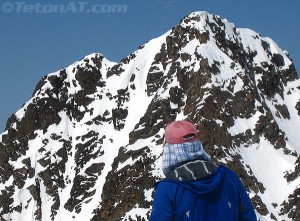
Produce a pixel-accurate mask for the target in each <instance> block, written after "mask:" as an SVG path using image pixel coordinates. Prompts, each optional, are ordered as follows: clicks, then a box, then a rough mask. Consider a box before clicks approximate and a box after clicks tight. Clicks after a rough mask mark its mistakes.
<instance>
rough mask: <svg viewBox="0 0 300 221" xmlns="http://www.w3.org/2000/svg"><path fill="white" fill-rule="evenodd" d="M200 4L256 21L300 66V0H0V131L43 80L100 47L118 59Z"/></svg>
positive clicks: (244, 23) (253, 25)
mask: <svg viewBox="0 0 300 221" xmlns="http://www.w3.org/2000/svg"><path fill="white" fill-rule="evenodd" d="M194 11H207V12H209V13H211V14H216V15H219V16H220V17H221V18H226V19H227V20H228V21H230V22H231V23H233V24H234V25H235V26H236V27H237V28H250V29H252V30H254V31H256V32H258V33H260V34H261V35H262V36H264V37H270V38H272V39H273V40H274V41H275V42H276V43H277V44H278V45H279V47H280V48H282V49H284V50H287V51H288V52H289V54H290V56H291V57H292V59H293V60H294V63H295V66H296V69H297V70H298V72H299V71H300V53H299V52H300V40H299V36H300V23H299V21H300V13H299V12H300V1H298V0H286V1H275V0H251V1H238V0H194V1H191V0H180V1H179V0H177V1H176V0H151V1H146V0H127V1H126V0H118V1H114V0H105V1H104V0H98V1H87V0H86V1H85V0H82V1H66V0H51V1H50V0H41V1H26V0H25V1H6V0H3V1H1V2H0V28H1V31H0V74H1V78H0V79H1V80H0V99H1V104H0V132H2V131H3V130H4V127H5V124H6V120H7V119H8V118H9V117H10V116H11V115H12V114H13V113H15V112H16V111H17V110H18V109H20V108H21V106H22V105H23V103H25V102H26V101H27V100H29V99H30V97H31V95H32V92H33V91H34V89H35V86H36V84H37V83H38V81H39V80H40V79H41V78H42V77H43V76H44V75H47V74H49V73H52V72H55V71H57V70H59V69H61V68H64V67H66V66H68V65H70V64H72V63H73V62H75V61H78V60H80V59H82V58H83V57H84V56H86V55H89V54H91V53H94V52H99V53H101V54H103V55H104V56H105V57H106V58H107V59H108V60H111V61H115V62H118V61H120V60H121V59H122V58H124V57H126V56H127V55H129V54H130V53H131V52H133V51H135V50H137V48H138V47H139V45H141V44H144V43H145V42H147V41H149V40H151V39H152V38H155V37H158V36H160V35H162V34H164V33H165V32H166V31H168V30H170V29H171V28H172V27H173V26H175V25H176V24H178V23H179V20H180V19H181V18H182V17H184V16H186V15H187V14H189V13H190V12H194Z"/></svg>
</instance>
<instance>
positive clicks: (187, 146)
mask: <svg viewBox="0 0 300 221" xmlns="http://www.w3.org/2000/svg"><path fill="white" fill-rule="evenodd" d="M195 159H200V160H205V161H208V162H210V161H211V158H210V156H209V155H208V154H207V153H206V152H205V151H204V150H203V146H202V143H201V142H200V140H196V141H194V142H186V143H181V144H169V143H166V144H165V146H164V152H163V156H162V170H163V173H164V174H165V175H166V174H168V173H169V172H171V171H173V170H174V169H175V168H176V167H177V166H179V165H181V164H182V163H184V162H187V161H192V160H195Z"/></svg>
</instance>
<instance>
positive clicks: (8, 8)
mask: <svg viewBox="0 0 300 221" xmlns="http://www.w3.org/2000/svg"><path fill="white" fill-rule="evenodd" d="M1 9H2V12H4V13H62V14H63V13H126V12H127V5H100V4H90V3H89V2H68V3H66V4H43V3H34V4H27V3H26V2H5V3H3V4H2V8H1Z"/></svg>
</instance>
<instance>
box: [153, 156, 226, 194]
mask: <svg viewBox="0 0 300 221" xmlns="http://www.w3.org/2000/svg"><path fill="white" fill-rule="evenodd" d="M196 168H197V169H196ZM201 168H202V169H201ZM225 173H226V170H225V168H224V166H218V167H217V166H216V165H215V164H213V163H210V162H205V161H200V160H199V161H195V162H192V163H189V164H184V165H182V166H180V167H178V168H177V169H176V170H174V171H173V172H171V173H169V174H168V175H167V176H166V178H165V179H163V180H162V181H160V182H172V183H176V184H178V185H181V186H182V187H184V188H185V189H188V190H190V191H192V192H195V193H196V194H198V195H206V194H209V193H211V192H213V191H216V190H219V189H221V188H218V187H219V186H220V185H223V181H224V178H225ZM157 185H159V182H158V183H157Z"/></svg>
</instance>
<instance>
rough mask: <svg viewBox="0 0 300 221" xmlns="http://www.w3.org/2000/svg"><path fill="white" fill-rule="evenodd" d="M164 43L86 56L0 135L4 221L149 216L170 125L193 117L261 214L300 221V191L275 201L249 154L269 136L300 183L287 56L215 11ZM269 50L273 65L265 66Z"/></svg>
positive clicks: (196, 17)
mask: <svg viewBox="0 0 300 221" xmlns="http://www.w3.org/2000/svg"><path fill="white" fill-rule="evenodd" d="M243 33H244V34H243ZM245 33H246V34H247V36H248V38H249V39H252V40H253V41H255V42H256V43H255V45H251V44H249V41H246V40H245V35H246V34H245ZM155 41H156V42H155V43H156V44H154V43H152V42H149V43H147V44H145V45H143V46H141V47H140V48H139V50H137V51H136V52H134V53H132V54H131V55H129V56H128V57H127V58H124V59H123V60H122V61H121V62H120V63H118V64H115V63H112V62H109V61H107V60H106V59H105V58H104V57H103V56H102V55H100V54H93V55H90V56H87V57H85V58H84V59H83V60H81V61H80V62H77V63H75V64H73V65H70V66H69V67H68V68H65V69H63V70H60V71H58V72H57V73H53V74H49V75H48V76H45V77H44V78H43V79H42V80H41V81H40V82H39V83H38V84H37V86H36V89H35V91H34V93H33V97H32V99H31V100H30V101H28V102H27V103H26V104H25V105H24V106H23V107H22V109H21V110H20V111H19V112H17V113H16V114H13V115H12V116H11V117H10V119H9V120H8V121H7V126H6V132H5V133H3V134H2V135H1V142H0V179H1V183H2V184H3V186H1V192H0V208H1V209H2V210H0V217H1V218H0V220H10V218H9V217H13V218H14V217H20V216H22V214H24V213H25V212H26V211H27V209H28V210H32V211H31V214H33V217H34V218H35V220H60V219H61V217H63V218H64V219H66V220H68V219H70V220H83V219H90V220H94V221H100V220H109V221H114V220H147V219H148V218H149V215H150V212H151V210H150V208H151V203H152V196H153V193H154V190H153V187H154V183H155V181H157V180H158V179H160V178H161V175H162V174H161V171H160V169H159V168H160V163H159V162H160V156H161V153H162V148H161V146H162V144H163V141H164V136H163V128H164V127H165V126H166V125H167V124H168V123H169V122H171V121H173V120H175V119H181V118H183V117H184V118H185V119H187V120H190V121H192V122H194V123H195V125H196V127H197V129H199V131H200V134H199V136H200V139H201V141H202V143H203V145H204V149H205V150H206V151H207V152H208V153H209V154H210V155H211V156H212V158H213V160H214V162H216V163H217V164H220V163H222V164H226V165H227V166H228V167H230V168H231V169H232V170H234V171H235V172H236V173H237V174H238V175H239V177H240V179H241V180H242V182H243V184H244V185H245V187H246V189H247V191H248V192H249V193H251V196H252V197H251V198H252V202H253V204H254V205H255V208H256V210H257V212H258V213H259V214H260V215H261V216H268V217H271V218H272V219H274V220H276V219H279V217H280V216H288V217H289V218H291V219H293V220H297V219H298V216H299V213H298V212H297V211H299V209H300V208H299V203H298V204H297V196H298V195H299V194H298V192H299V189H297V188H296V189H295V190H294V191H293V192H291V193H290V194H289V196H287V198H288V199H286V200H284V201H282V202H274V203H273V204H272V205H267V204H266V203H268V202H266V200H265V199H264V196H263V195H264V193H266V192H267V191H268V189H267V188H266V186H264V183H263V181H262V180H260V179H259V178H257V177H256V176H255V175H256V174H255V171H254V170H253V168H252V167H251V166H252V165H250V164H249V165H248V162H247V160H245V159H244V158H243V155H242V154H241V152H242V150H243V149H247V148H248V149H250V148H252V149H253V151H255V149H259V148H263V147H260V142H261V140H262V139H264V140H266V141H267V142H269V143H270V144H271V145H272V148H273V149H274V151H281V152H282V153H283V154H284V155H285V156H287V157H290V158H293V159H295V165H294V168H293V169H292V170H289V171H286V172H285V174H284V177H282V179H284V180H285V181H287V182H288V183H290V182H293V181H297V178H298V177H299V174H300V172H299V168H300V167H299V165H300V162H299V153H297V151H296V150H294V149H292V148H293V147H291V145H290V144H289V139H290V137H289V136H290V135H289V134H288V133H287V132H286V131H284V129H283V128H282V124H281V123H280V122H281V121H283V120H284V121H288V122H290V121H295V120H296V121H297V122H298V121H299V118H300V117H299V116H300V96H299V94H300V92H299V91H300V86H299V80H298V77H297V73H296V70H295V68H294V65H293V64H292V63H291V61H290V60H289V58H288V57H287V56H286V55H285V54H284V53H282V52H280V51H273V49H272V47H271V46H270V44H272V42H270V41H269V40H268V41H267V40H266V39H264V38H262V37H261V36H259V35H258V34H257V33H254V32H249V33H248V31H246V30H240V29H236V28H235V27H234V26H232V25H231V24H229V23H228V22H226V21H224V20H222V19H220V18H219V17H218V16H214V15H209V14H208V13H192V14H190V15H189V16H187V17H185V18H183V19H182V20H181V23H180V24H178V25H177V26H175V27H174V28H173V29H172V30H170V33H169V34H168V35H166V36H165V37H163V38H162V37H161V38H158V39H156V40H155ZM152 44H153V45H155V47H154V46H153V45H152ZM157 45H158V46H157ZM157 47H158V48H157ZM257 47H260V49H262V50H259V51H255V50H254V49H255V48H257ZM187 48H188V49H187ZM212 48H213V50H212ZM215 51H216V52H215ZM261 51H264V53H265V55H266V56H264V57H265V58H266V60H260V61H257V57H258V56H259V54H258V53H261ZM211 54H213V55H211ZM293 82H294V83H295V84H294V85H297V86H290V84H291V83H293ZM292 95H293V96H294V97H296V98H297V99H298V100H296V101H293V102H294V103H292V102H291V99H290V96H292ZM287 99H289V102H286V100H287ZM291 103H292V104H293V105H291ZM295 113H297V114H298V116H296V117H295ZM240 122H242V123H240ZM237 126H240V128H242V129H239V130H237V129H236V127H237ZM252 149H251V150H252ZM10 180H11V181H10ZM270 208H275V209H274V211H273V210H272V211H270ZM135 209H142V210H143V213H142V214H141V213H138V212H135ZM49 216H50V217H49ZM87 216H88V217H87ZM24 220H25V219H24ZM28 220H32V219H31V217H29V218H28Z"/></svg>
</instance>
